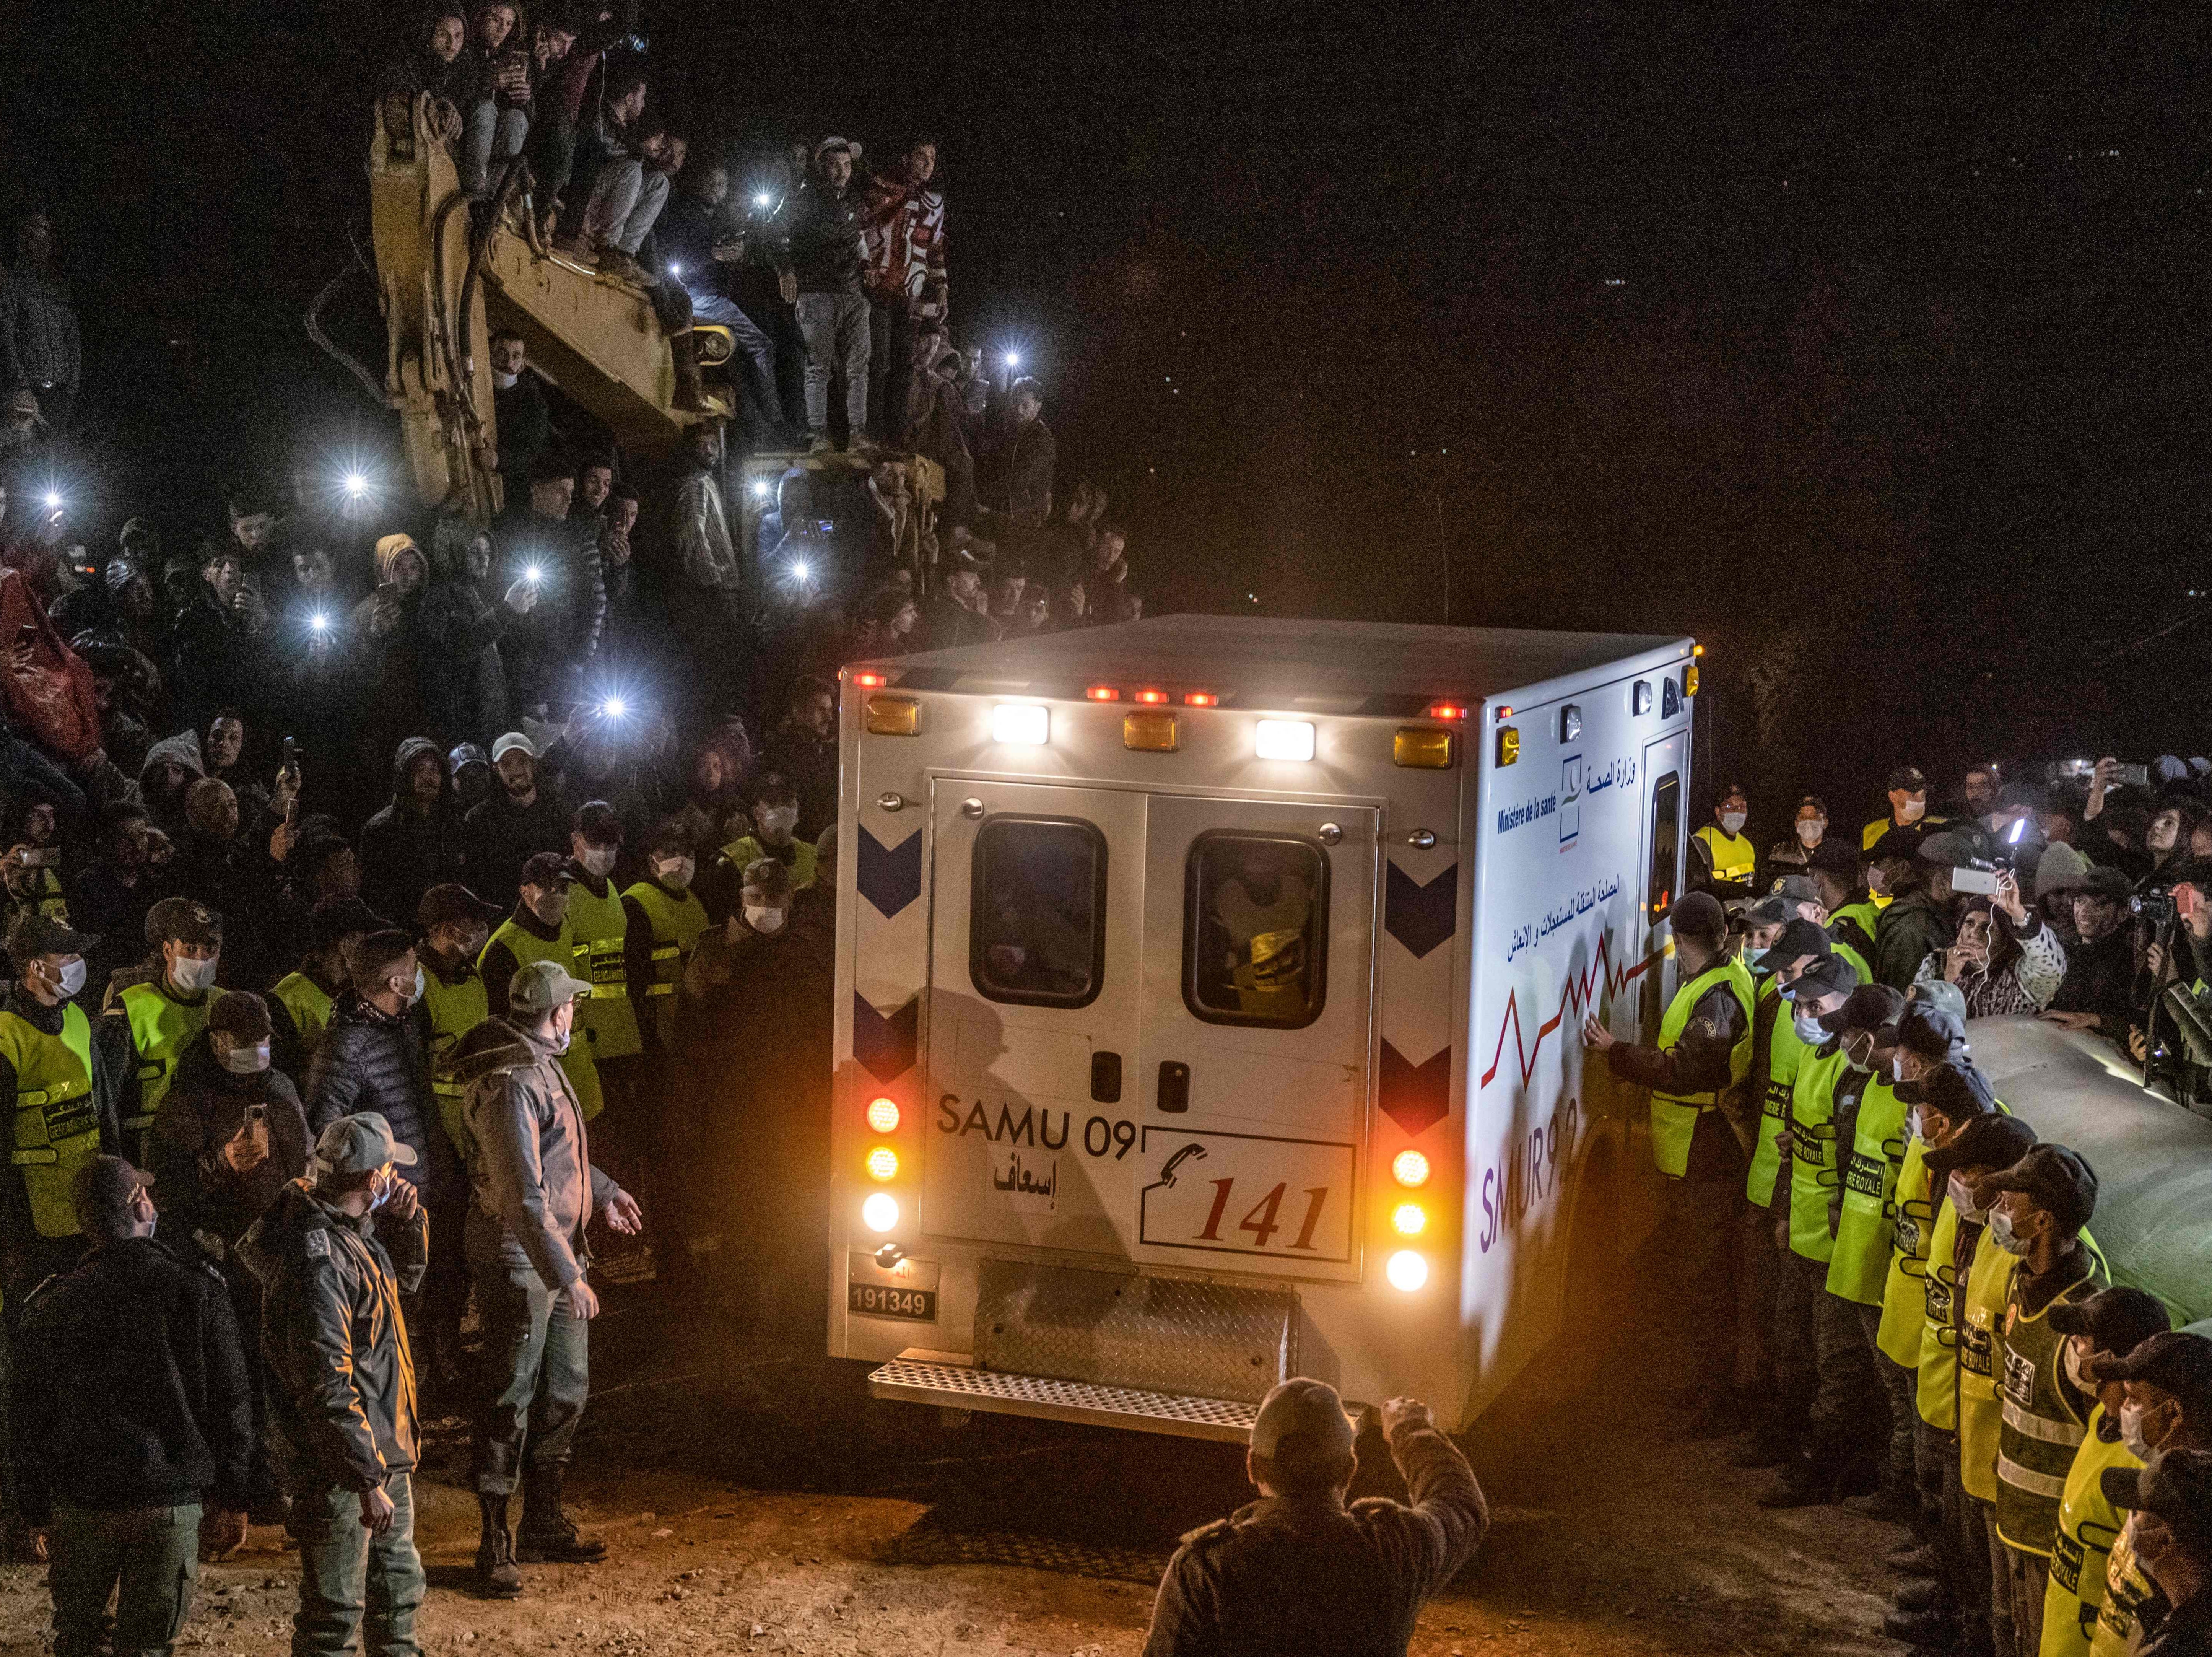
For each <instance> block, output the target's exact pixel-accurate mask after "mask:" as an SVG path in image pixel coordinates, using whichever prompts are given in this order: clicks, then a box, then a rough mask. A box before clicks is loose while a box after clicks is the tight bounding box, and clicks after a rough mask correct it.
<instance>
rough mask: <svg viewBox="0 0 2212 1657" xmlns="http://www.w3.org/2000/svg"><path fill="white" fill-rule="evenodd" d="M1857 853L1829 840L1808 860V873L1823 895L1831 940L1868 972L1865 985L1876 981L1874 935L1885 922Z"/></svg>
mask: <svg viewBox="0 0 2212 1657" xmlns="http://www.w3.org/2000/svg"><path fill="white" fill-rule="evenodd" d="M1860 864H1861V859H1860V856H1859V854H1858V852H1857V851H1856V850H1853V849H1852V848H1851V847H1850V846H1847V845H1845V844H1844V843H1843V842H1842V841H1841V840H1828V841H1825V842H1823V843H1822V844H1820V846H1819V847H1817V848H1816V849H1815V850H1814V852H1813V855H1812V856H1810V857H1808V859H1807V860H1806V868H1805V872H1806V874H1808V875H1810V876H1811V877H1812V880H1813V884H1814V886H1815V887H1816V888H1817V889H1818V891H1819V892H1820V907H1821V908H1822V909H1823V910H1825V911H1827V927H1828V937H1829V940H1830V941H1832V943H1834V945H1835V946H1836V947H1837V948H1838V949H1839V950H1842V951H1844V953H1846V954H1847V955H1848V956H1849V957H1850V960H1851V965H1852V966H1855V967H1862V968H1863V969H1864V976H1863V977H1862V978H1860V980H1859V982H1860V983H1862V984H1871V983H1873V982H1874V966H1873V962H1874V935H1875V928H1876V927H1877V926H1879V925H1880V924H1881V906H1880V905H1877V904H1876V903H1875V900H1874V895H1873V893H1871V892H1869V891H1868V890H1867V886H1866V882H1865V881H1864V880H1863V879H1861V878H1860Z"/></svg>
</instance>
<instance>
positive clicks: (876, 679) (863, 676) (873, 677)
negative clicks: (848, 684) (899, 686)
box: [853, 668, 891, 691]
mask: <svg viewBox="0 0 2212 1657" xmlns="http://www.w3.org/2000/svg"><path fill="white" fill-rule="evenodd" d="M890 682H891V678H890V674H889V673H872V672H870V671H869V670H868V669H866V668H862V669H861V670H860V672H859V673H854V675H853V683H854V684H855V685H859V686H860V688H861V689H862V690H864V691H880V690H882V689H883V688H884V685H888V684H890Z"/></svg>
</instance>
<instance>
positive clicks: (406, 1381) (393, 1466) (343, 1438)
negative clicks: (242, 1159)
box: [239, 1179, 430, 1491]
mask: <svg viewBox="0 0 2212 1657" xmlns="http://www.w3.org/2000/svg"><path fill="white" fill-rule="evenodd" d="M387 1251H388V1252H387ZM429 1251H430V1219H429V1215H428V1214H426V1213H424V1212H423V1211H422V1210H421V1209H416V1214H415V1218H414V1220H413V1221H412V1222H411V1223H407V1224H402V1223H400V1222H399V1221H395V1220H392V1219H391V1218H389V1217H381V1218H380V1217H379V1216H378V1215H369V1216H368V1217H367V1218H365V1219H361V1220H354V1219H349V1218H348V1217H347V1216H346V1215H342V1214H339V1213H337V1212H335V1211H334V1210H332V1209H328V1208H325V1206H324V1205H323V1204H322V1203H319V1202H318V1201H317V1200H316V1198H315V1195H314V1193H313V1191H312V1190H310V1189H309V1187H308V1185H307V1181H306V1180H304V1179H298V1180H295V1181H294V1182H293V1183H292V1184H290V1185H287V1186H286V1187H285V1188H284V1190H283V1194H282V1195H281V1196H279V1197H277V1199H276V1204H275V1205H274V1206H273V1207H272V1208H270V1210H269V1212H268V1213H266V1214H264V1215H262V1216H261V1218H260V1219H258V1220H257V1221H254V1223H253V1228H252V1230H251V1231H249V1232H247V1233H246V1238H245V1240H244V1241H242V1242H241V1243H240V1245H239V1255H240V1258H242V1259H243V1260H244V1261H245V1262H246V1267H247V1269H248V1270H251V1271H252V1273H253V1275H254V1276H255V1277H256V1278H257V1279H258V1281H259V1282H260V1284H261V1295H262V1301H261V1350H262V1355H263V1356H264V1358H265V1359H266V1360H267V1362H268V1364H269V1374H270V1388H269V1392H270V1399H269V1419H270V1425H271V1426H273V1427H274V1428H275V1429H276V1431H277V1432H278V1433H279V1434H280V1435H283V1440H284V1442H285V1444H286V1446H287V1447H289V1449H290V1451H291V1453H292V1454H293V1456H294V1457H295V1459H296V1461H297V1463H298V1465H299V1466H300V1467H301V1470H302V1471H309V1472H311V1474H312V1476H314V1477H321V1478H324V1479H327V1480H329V1481H330V1482H331V1483H334V1484H338V1485H342V1486H343V1487H344V1488H345V1489H349V1490H355V1491H362V1490H368V1489H373V1488H374V1487H375V1486H377V1485H380V1484H381V1483H384V1481H385V1480H386V1478H388V1477H391V1476H392V1474H393V1473H397V1472H405V1471H411V1470H412V1469H413V1468H414V1466H415V1465H416V1462H417V1460H418V1459H420V1455H421V1446H422V1441H421V1435H420V1433H419V1430H418V1426H417V1422H416V1408H415V1361H414V1358H413V1355H411V1354H410V1352H409V1350H408V1347H407V1327H406V1325H405V1323H404V1321H403V1320H402V1319H401V1316H400V1312H399V1296H400V1295H401V1294H402V1293H403V1292H405V1293H409V1294H411V1293H413V1292H414V1291H415V1290H416V1288H420V1287H421V1286H422V1274H423V1271H424V1270H425V1269H426V1268H427V1267H428V1264H429V1258H430V1252H429Z"/></svg>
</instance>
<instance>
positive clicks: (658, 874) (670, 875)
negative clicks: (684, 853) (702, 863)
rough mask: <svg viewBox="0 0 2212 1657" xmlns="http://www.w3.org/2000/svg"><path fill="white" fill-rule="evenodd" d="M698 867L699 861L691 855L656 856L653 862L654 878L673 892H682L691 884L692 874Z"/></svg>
mask: <svg viewBox="0 0 2212 1657" xmlns="http://www.w3.org/2000/svg"><path fill="white" fill-rule="evenodd" d="M698 867H699V866H698V863H697V862H696V861H695V860H694V859H692V858H690V857H665V858H656V859H654V860H653V879H654V880H658V881H659V882H660V884H661V885H663V886H666V887H667V888H668V889H669V890H670V891H671V892H681V891H683V890H684V888H685V887H686V886H690V884H691V876H692V875H693V874H695V873H696V871H697V869H698Z"/></svg>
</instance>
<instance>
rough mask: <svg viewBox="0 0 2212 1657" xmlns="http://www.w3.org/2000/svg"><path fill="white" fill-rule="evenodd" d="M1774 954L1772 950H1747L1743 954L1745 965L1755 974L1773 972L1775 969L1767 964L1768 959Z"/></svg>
mask: <svg viewBox="0 0 2212 1657" xmlns="http://www.w3.org/2000/svg"><path fill="white" fill-rule="evenodd" d="M1772 953H1774V952H1773V950H1771V948H1770V949H1747V950H1745V951H1744V952H1743V964H1744V965H1745V966H1747V967H1749V968H1750V969H1751V970H1752V971H1753V972H1772V971H1773V970H1774V969H1773V968H1772V967H1771V966H1768V965H1767V964H1766V958H1767V957H1768V956H1769V955H1771V954H1772Z"/></svg>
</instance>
